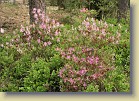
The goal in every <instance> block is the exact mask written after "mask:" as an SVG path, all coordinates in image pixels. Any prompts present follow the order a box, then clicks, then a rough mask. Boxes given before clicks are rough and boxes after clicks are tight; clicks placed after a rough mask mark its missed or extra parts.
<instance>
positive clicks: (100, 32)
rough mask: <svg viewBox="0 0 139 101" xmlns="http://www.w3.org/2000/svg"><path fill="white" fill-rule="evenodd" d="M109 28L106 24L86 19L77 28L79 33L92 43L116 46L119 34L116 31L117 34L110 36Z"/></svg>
mask: <svg viewBox="0 0 139 101" xmlns="http://www.w3.org/2000/svg"><path fill="white" fill-rule="evenodd" d="M109 28H113V26H112V25H109V24H107V23H106V22H105V23H104V22H102V21H97V20H95V19H94V18H91V19H89V18H86V19H85V20H84V21H83V22H82V25H81V26H79V32H80V33H81V34H82V35H83V36H84V37H89V39H91V40H92V42H96V41H97V43H100V41H101V43H102V44H104V43H105V44H106V43H112V44H118V43H119V40H120V36H121V34H120V33H119V32H118V31H117V33H114V34H112V32H110V30H108V29H109Z"/></svg>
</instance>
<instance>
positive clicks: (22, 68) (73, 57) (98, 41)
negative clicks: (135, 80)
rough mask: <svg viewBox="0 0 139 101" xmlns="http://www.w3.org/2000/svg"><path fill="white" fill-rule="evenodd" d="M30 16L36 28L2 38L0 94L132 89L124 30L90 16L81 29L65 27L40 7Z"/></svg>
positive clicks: (73, 26) (31, 26)
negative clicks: (4, 92) (11, 92)
mask: <svg viewBox="0 0 139 101" xmlns="http://www.w3.org/2000/svg"><path fill="white" fill-rule="evenodd" d="M88 12H89V11H88V10H86V9H85V8H84V9H82V10H81V12H80V13H88ZM32 13H33V14H34V19H35V22H34V23H33V24H31V25H27V26H23V25H21V29H19V30H17V31H15V32H13V34H9V35H8V36H4V35H5V34H1V35H2V38H0V41H1V43H2V44H1V46H0V59H1V60H2V61H0V66H1V67H2V68H0V69H1V71H0V75H1V77H0V79H1V81H0V86H1V88H0V91H20V92H22V91H26V92H35V91H38V92H40V91H41V92H46V91H47V92H48V91H50V92H52V91H54V92H59V91H62V92H63V91H67V92H77V91H85V92H101V91H102V92H103V91H108V92H112V91H129V78H126V77H128V76H129V75H128V74H129V72H130V70H129V68H128V67H129V66H128V65H129V62H128V59H129V42H128V41H127V42H126V43H124V42H125V39H126V38H127V39H128V38H129V36H128V35H129V33H128V30H125V29H126V27H125V28H124V27H123V25H117V26H114V25H113V24H109V23H106V22H104V21H101V20H100V21H98V20H96V19H94V18H90V17H87V18H86V15H87V14H85V16H84V17H82V18H81V19H80V20H81V21H82V22H80V21H79V22H78V24H79V25H64V26H62V25H61V24H60V23H59V22H57V21H56V20H54V19H50V18H49V17H47V16H45V15H44V13H43V12H42V11H41V10H40V9H35V8H34V9H33V12H32ZM87 16H88V15H87ZM84 18H86V19H84ZM82 19H84V20H82ZM126 33H127V34H126ZM123 34H124V35H123ZM10 35H11V36H10ZM124 38H125V39H124ZM125 45H127V46H125ZM123 47H124V48H123ZM126 48H128V50H127V49H126ZM124 53H125V54H124ZM125 59H127V60H125ZM121 70H122V71H121ZM125 72H126V73H125Z"/></svg>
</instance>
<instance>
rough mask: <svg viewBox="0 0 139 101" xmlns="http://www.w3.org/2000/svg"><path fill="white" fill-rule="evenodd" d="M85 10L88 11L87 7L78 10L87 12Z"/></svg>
mask: <svg viewBox="0 0 139 101" xmlns="http://www.w3.org/2000/svg"><path fill="white" fill-rule="evenodd" d="M87 11H88V9H87V8H82V9H81V10H80V12H83V13H85V12H87Z"/></svg>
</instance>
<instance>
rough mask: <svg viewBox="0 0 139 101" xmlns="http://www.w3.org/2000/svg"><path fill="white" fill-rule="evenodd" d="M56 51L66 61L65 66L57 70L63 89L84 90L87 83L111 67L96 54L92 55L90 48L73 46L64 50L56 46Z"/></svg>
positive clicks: (101, 75)
mask: <svg viewBox="0 0 139 101" xmlns="http://www.w3.org/2000/svg"><path fill="white" fill-rule="evenodd" d="M57 51H59V52H60V53H61V57H62V58H64V60H65V61H66V65H65V67H64V68H62V69H61V70H60V72H59V76H60V78H61V79H62V81H63V86H62V88H63V89H64V88H66V89H64V90H65V91H80V90H85V89H86V87H87V85H88V84H90V83H91V82H92V81H94V80H98V79H99V78H100V77H103V76H104V75H105V73H106V72H107V71H108V70H110V69H111V68H108V67H107V66H106V65H105V64H104V63H103V61H102V60H101V59H100V58H99V57H98V56H94V55H93V52H92V51H93V49H92V48H82V49H81V51H77V50H76V49H75V48H73V47H70V48H68V49H66V50H64V51H63V50H62V49H60V48H57Z"/></svg>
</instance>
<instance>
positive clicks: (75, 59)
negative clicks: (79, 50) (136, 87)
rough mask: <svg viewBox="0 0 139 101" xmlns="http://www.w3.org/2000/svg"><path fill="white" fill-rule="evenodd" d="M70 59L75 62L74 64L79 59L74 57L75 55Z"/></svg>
mask: <svg viewBox="0 0 139 101" xmlns="http://www.w3.org/2000/svg"><path fill="white" fill-rule="evenodd" d="M72 58H73V61H74V62H76V63H77V62H78V61H79V58H78V57H76V56H75V55H73V56H72Z"/></svg>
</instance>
